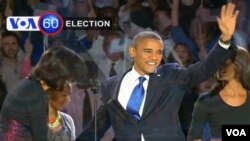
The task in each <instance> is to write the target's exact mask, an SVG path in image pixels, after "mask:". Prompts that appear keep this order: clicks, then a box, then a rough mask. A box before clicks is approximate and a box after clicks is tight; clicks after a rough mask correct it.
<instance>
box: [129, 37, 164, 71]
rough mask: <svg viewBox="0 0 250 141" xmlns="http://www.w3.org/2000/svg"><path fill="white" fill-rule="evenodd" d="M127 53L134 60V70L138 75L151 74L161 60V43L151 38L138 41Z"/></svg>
mask: <svg viewBox="0 0 250 141" xmlns="http://www.w3.org/2000/svg"><path fill="white" fill-rule="evenodd" d="M129 53H130V55H131V57H133V58H134V66H135V70H136V71H137V72H138V73H139V74H140V75H145V74H150V73H153V72H154V71H155V70H156V68H157V67H158V66H159V64H160V62H161V60H162V54H163V43H162V42H161V41H159V40H156V39H152V38H145V39H142V40H141V41H139V43H138V44H136V45H135V46H134V47H130V49H129Z"/></svg>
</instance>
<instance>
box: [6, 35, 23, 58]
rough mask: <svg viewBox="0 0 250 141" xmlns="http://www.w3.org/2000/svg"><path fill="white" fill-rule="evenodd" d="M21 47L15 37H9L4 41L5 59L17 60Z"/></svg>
mask: <svg viewBox="0 0 250 141" xmlns="http://www.w3.org/2000/svg"><path fill="white" fill-rule="evenodd" d="M18 49H19V45H18V42H17V39H16V38H15V37H13V36H7V37H4V38H3V39H2V53H3V55H4V56H5V57H8V58H16V57H17V53H18Z"/></svg>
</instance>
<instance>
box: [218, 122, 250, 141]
mask: <svg viewBox="0 0 250 141" xmlns="http://www.w3.org/2000/svg"><path fill="white" fill-rule="evenodd" d="M222 141H250V125H222Z"/></svg>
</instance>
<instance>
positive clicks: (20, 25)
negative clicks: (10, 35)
mask: <svg viewBox="0 0 250 141" xmlns="http://www.w3.org/2000/svg"><path fill="white" fill-rule="evenodd" d="M38 21H39V16H10V17H8V18H7V24H6V26H7V30H9V31H39V28H38Z"/></svg>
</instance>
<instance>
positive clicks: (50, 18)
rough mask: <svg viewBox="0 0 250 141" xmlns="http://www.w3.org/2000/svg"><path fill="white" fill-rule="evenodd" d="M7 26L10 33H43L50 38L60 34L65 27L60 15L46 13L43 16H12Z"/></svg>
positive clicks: (8, 19)
mask: <svg viewBox="0 0 250 141" xmlns="http://www.w3.org/2000/svg"><path fill="white" fill-rule="evenodd" d="M6 26H7V30H9V31H41V32H42V33H43V34H45V35H49V36H50V35H56V34H59V33H60V32H61V31H62V29H63V26H64V25H63V19H62V17H61V16H60V15H58V14H57V13H52V12H46V13H44V14H42V15H41V16H10V17H8V18H7V24H6Z"/></svg>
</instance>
